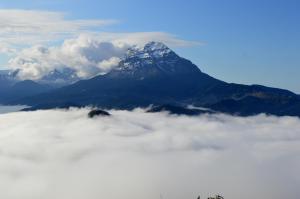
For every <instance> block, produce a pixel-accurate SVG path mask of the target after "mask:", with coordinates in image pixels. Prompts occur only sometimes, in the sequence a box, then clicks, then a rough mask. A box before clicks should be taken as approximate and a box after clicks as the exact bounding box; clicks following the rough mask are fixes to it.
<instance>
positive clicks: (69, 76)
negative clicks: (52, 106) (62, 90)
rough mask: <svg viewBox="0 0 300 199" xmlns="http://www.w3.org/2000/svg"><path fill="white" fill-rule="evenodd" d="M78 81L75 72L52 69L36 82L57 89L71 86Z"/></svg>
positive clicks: (64, 69)
mask: <svg viewBox="0 0 300 199" xmlns="http://www.w3.org/2000/svg"><path fill="white" fill-rule="evenodd" d="M79 80H80V78H79V77H78V76H77V74H76V71H75V70H73V69H71V68H62V69H54V70H53V71H51V72H49V73H48V74H46V75H44V76H43V77H42V78H40V79H39V80H37V82H38V83H41V84H46V85H49V86H52V87H56V88H58V87H63V86H67V85H71V84H73V83H75V82H77V81H79Z"/></svg>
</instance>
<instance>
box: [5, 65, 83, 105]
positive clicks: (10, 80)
mask: <svg viewBox="0 0 300 199" xmlns="http://www.w3.org/2000/svg"><path fill="white" fill-rule="evenodd" d="M18 73H19V70H0V104H14V103H16V101H17V100H19V99H22V98H26V97H29V96H34V95H37V94H41V93H45V92H47V91H50V90H53V89H55V88H60V87H63V86H66V85H70V84H73V83H75V82H76V81H79V78H78V77H77V75H76V73H75V71H74V70H72V69H69V68H64V69H61V70H57V69H55V70H53V71H51V72H50V73H48V74H46V75H45V76H43V77H42V78H40V79H38V80H35V81H32V80H20V79H19V77H18Z"/></svg>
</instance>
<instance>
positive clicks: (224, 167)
mask: <svg viewBox="0 0 300 199" xmlns="http://www.w3.org/2000/svg"><path fill="white" fill-rule="evenodd" d="M87 113H88V109H80V110H71V111H61V110H50V111H37V112H30V113H11V114H5V115H0V132H1V133H0V186H1V192H0V197H1V198H6V199H17V198H23V199H27V198H28V199H40V198H45V199H48V198H49V199H52V198H57V199H69V198H72V199H81V198H89V199H96V198H97V199H98V198H106V199H114V198H124V199H129V198H130V199H131V198H145V199H148V198H149V199H150V198H159V195H160V194H162V195H163V198H173V199H179V198H196V197H197V195H198V194H202V196H203V197H206V196H207V195H209V194H214V193H220V194H223V195H224V196H225V198H231V199H238V198H244V199H253V198H274V199H280V198H297V197H298V196H299V194H300V192H299V189H298V187H299V186H300V176H299V175H298V173H299V166H300V158H299V151H300V130H299V129H300V120H299V119H298V118H292V117H281V118H280V117H271V116H265V115H259V116H255V117H247V118H241V117H232V116H226V115H212V116H209V115H205V116H200V117H186V116H169V115H167V114H164V113H151V114H149V113H148V114H147V113H144V112H143V111H141V110H136V111H134V112H128V111H111V113H112V114H113V116H112V117H108V118H96V119H88V118H87ZM19 121H22V122H19Z"/></svg>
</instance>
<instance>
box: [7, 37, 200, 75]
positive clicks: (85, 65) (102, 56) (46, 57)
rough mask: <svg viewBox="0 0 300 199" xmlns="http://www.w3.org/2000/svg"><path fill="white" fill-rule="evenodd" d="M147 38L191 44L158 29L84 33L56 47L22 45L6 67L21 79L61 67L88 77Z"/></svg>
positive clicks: (113, 63) (105, 69) (112, 64)
mask: <svg viewBox="0 0 300 199" xmlns="http://www.w3.org/2000/svg"><path fill="white" fill-rule="evenodd" d="M150 41H161V42H164V43H166V44H168V45H170V46H177V47H178V46H187V45H193V44H195V43H193V42H188V41H184V40H180V39H178V38H176V37H175V36H174V35H170V34H167V33H161V32H140V33H85V34H80V35H79V36H78V37H75V38H72V39H66V40H65V41H64V42H63V44H62V45H60V46H52V47H51V46H50V47H47V46H45V45H35V46H33V47H30V48H25V49H23V50H22V51H21V52H18V53H16V56H15V57H13V58H11V59H10V60H9V66H10V68H11V69H13V70H16V69H18V70H20V72H19V74H18V75H19V77H20V78H21V79H32V80H36V79H40V78H41V77H43V76H45V75H47V74H48V73H49V72H51V71H53V70H55V69H57V70H61V69H63V68H71V69H73V70H75V71H76V73H77V76H78V77H80V78H83V79H84V78H90V77H93V76H95V75H99V74H104V73H107V72H109V71H110V70H112V69H113V68H114V67H116V66H117V65H118V63H119V62H120V59H121V58H122V57H123V56H124V55H125V53H126V51H127V50H128V48H129V47H132V46H135V45H137V46H139V47H142V46H144V45H145V44H146V43H148V42H150Z"/></svg>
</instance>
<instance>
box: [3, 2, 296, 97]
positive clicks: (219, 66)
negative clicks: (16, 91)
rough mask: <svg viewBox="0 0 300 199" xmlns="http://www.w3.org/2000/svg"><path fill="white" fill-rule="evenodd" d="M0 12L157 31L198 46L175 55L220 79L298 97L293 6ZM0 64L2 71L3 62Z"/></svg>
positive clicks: (71, 5)
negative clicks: (63, 15) (61, 16)
mask: <svg viewBox="0 0 300 199" xmlns="http://www.w3.org/2000/svg"><path fill="white" fill-rule="evenodd" d="M0 7H1V9H30V10H44V11H54V12H65V13H67V15H66V18H67V19H70V20H72V19H114V20H117V21H118V22H117V23H116V24H113V25H107V26H103V27H101V28H99V31H105V32H152V31H157V32H166V33H170V34H174V35H176V36H178V38H180V39H184V40H188V41H199V42H201V43H203V44H202V45H193V46H188V47H180V48H179V47H176V48H175V50H176V52H178V53H179V54H180V55H181V56H183V57H186V58H188V59H190V60H191V61H193V62H194V63H196V64H197V65H198V66H199V67H200V69H201V70H202V71H204V72H206V73H208V74H210V75H212V76H214V77H217V78H219V79H222V80H225V81H228V82H236V83H246V84H254V83H255V84H263V85H267V86H273V87H280V88H287V89H290V90H292V91H295V92H297V93H300V78H299V77H300V56H299V52H300V24H299V20H300V12H299V9H300V1H297V0H285V1H284V0H251V1H248V0H247V1H246V0H226V1H225V0H189V1H182V0H181V1H179V0H164V1H162V0H160V1H159V0H152V1H149V0H148V1H146V0H126V1H120V0H119V1H116V0H2V1H1V3H0ZM97 30H98V29H97ZM0 59H1V61H0V63H1V65H2V66H4V65H5V64H6V62H7V60H8V56H7V55H3V54H2V55H1V56H0Z"/></svg>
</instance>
